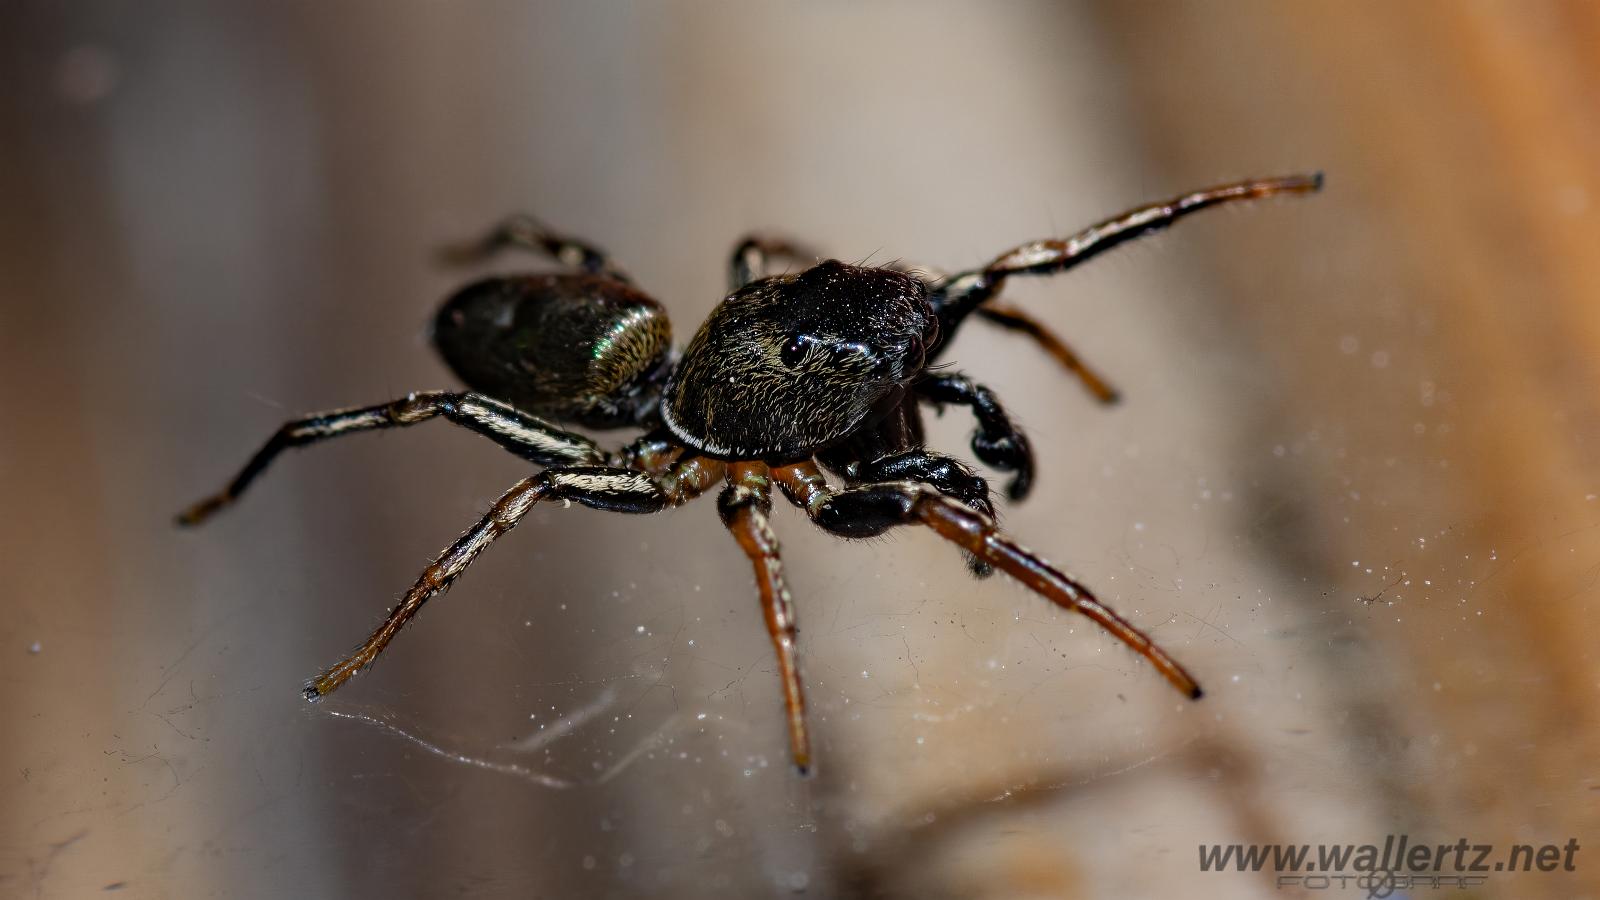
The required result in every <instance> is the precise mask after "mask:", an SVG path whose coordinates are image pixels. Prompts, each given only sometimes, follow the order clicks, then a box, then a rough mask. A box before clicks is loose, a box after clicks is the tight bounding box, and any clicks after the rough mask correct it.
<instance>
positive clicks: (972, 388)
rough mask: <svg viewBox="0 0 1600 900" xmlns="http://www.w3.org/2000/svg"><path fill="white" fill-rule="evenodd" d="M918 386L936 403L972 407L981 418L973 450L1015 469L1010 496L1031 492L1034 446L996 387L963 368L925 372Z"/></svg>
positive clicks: (997, 464)
mask: <svg viewBox="0 0 1600 900" xmlns="http://www.w3.org/2000/svg"><path fill="white" fill-rule="evenodd" d="M914 387H915V390H916V392H917V394H918V395H919V396H921V397H923V398H925V399H927V400H929V401H931V402H933V403H936V404H952V405H956V406H965V407H967V408H969V409H971V410H972V416H973V418H975V419H977V420H978V429H977V430H976V431H974V432H973V433H972V452H973V453H975V454H977V456H978V459H980V460H982V461H983V462H984V463H986V464H988V465H990V466H993V467H994V468H995V469H997V470H999V471H1001V472H1012V473H1014V474H1013V475H1012V477H1011V483H1010V484H1008V485H1006V496H1007V497H1010V498H1011V499H1012V500H1014V501H1015V500H1021V499H1023V498H1024V497H1026V496H1028V491H1029V490H1030V489H1032V487H1033V470H1034V459H1033V446H1032V445H1031V444H1029V443H1028V437H1027V435H1025V434H1023V433H1022V429H1020V428H1018V427H1017V426H1016V425H1014V424H1012V422H1011V417H1010V416H1009V415H1007V414H1006V411H1005V407H1003V406H1001V405H1000V400H999V399H998V398H996V397H995V395H994V392H993V391H991V390H989V389H988V388H986V387H984V386H983V385H981V384H978V383H977V382H975V381H973V380H972V379H971V378H968V377H967V376H965V375H963V374H961V373H959V372H949V373H942V374H938V375H924V376H923V377H922V379H921V380H919V381H918V382H917V383H916V385H915V386H914ZM886 480H887V479H886Z"/></svg>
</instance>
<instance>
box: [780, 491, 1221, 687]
mask: <svg viewBox="0 0 1600 900" xmlns="http://www.w3.org/2000/svg"><path fill="white" fill-rule="evenodd" d="M772 477H773V480H775V481H777V482H778V484H779V485H780V486H781V487H782V488H783V492H784V494H786V495H787V496H788V497H789V499H790V500H791V501H793V502H794V503H795V505H797V506H799V507H801V508H802V509H804V510H806V512H807V514H808V515H809V516H810V517H811V520H812V521H813V522H815V523H817V524H818V525H819V526H821V527H822V528H824V529H826V530H828V531H831V532H833V533H834V534H837V535H840V536H841V537H850V538H866V537H873V536H876V535H879V534H882V533H883V532H885V531H888V530H889V529H890V528H894V527H896V526H899V525H913V524H922V525H927V526H928V527H930V528H932V529H933V530H934V532H936V533H937V534H938V535H939V536H940V537H942V538H944V539H945V540H947V541H950V542H951V543H954V544H955V545H957V546H959V547H961V548H962V549H964V550H966V551H967V552H969V553H971V554H973V555H974V556H977V557H978V558H979V559H982V560H984V561H985V562H987V563H989V564H990V565H993V566H994V567H995V568H997V569H1000V570H1001V571H1003V572H1005V573H1006V574H1007V575H1010V576H1011V577H1012V578H1015V579H1017V580H1018V581H1020V582H1022V583H1023V584H1025V585H1027V586H1028V587H1029V588H1030V589H1032V590H1033V591H1034V592H1035V593H1037V594H1039V595H1040V596H1042V597H1044V598H1045V599H1046V600H1049V601H1050V602H1052V603H1054V604H1056V605H1057V606H1060V607H1062V608H1063V609H1069V610H1072V611H1074V612H1079V613H1082V614H1084V615H1086V616H1088V617H1089V618H1091V619H1093V620H1094V621H1095V622H1097V623H1099V624H1100V626H1101V627H1102V628H1104V629H1106V630H1107V631H1109V632H1111V634H1112V635H1113V636H1114V637H1116V638H1117V639H1118V640H1120V641H1122V642H1123V643H1124V644H1127V645H1128V646H1129V647H1131V648H1133V650H1134V651H1135V652H1137V653H1139V655H1141V656H1143V657H1144V658H1145V659H1147V660H1149V661H1150V663H1151V664H1152V665H1154V666H1155V667H1156V670H1157V671H1159V672H1160V673H1161V674H1162V675H1163V676H1164V677H1165V678H1166V679H1167V680H1168V681H1169V682H1171V683H1172V685H1173V687H1176V688H1177V689H1178V690H1179V691H1181V692H1183V694H1184V695H1185V696H1188V697H1190V698H1194V699H1198V698H1199V697H1200V694H1201V691H1200V685H1199V684H1198V683H1196V682H1195V680H1194V678H1193V677H1192V676H1190V675H1189V673H1188V672H1186V671H1184V668H1183V667H1182V666H1180V665H1179V664H1178V663H1177V661H1175V660H1174V659H1173V658H1172V657H1170V656H1168V655H1167V652H1166V651H1165V650H1162V649H1161V647H1159V646H1158V645H1157V644H1156V643H1155V642H1153V641H1151V640H1150V639H1149V638H1148V637H1146V636H1145V634H1144V633H1143V632H1141V631H1140V630H1139V629H1137V628H1135V627H1134V626H1133V625H1132V624H1131V623H1129V622H1128V621H1127V620H1126V619H1124V618H1122V617H1121V616H1120V615H1118V614H1117V613H1116V612H1115V611H1113V610H1112V609H1111V608H1110V607H1108V606H1106V605H1105V604H1104V603H1101V602H1100V601H1099V599H1097V598H1096V597H1095V596H1094V594H1093V593H1092V592H1090V590H1089V589H1088V588H1087V587H1084V586H1083V585H1082V584H1079V583H1078V582H1077V581H1076V580H1074V579H1072V578H1070V577H1068V576H1067V575H1065V574H1063V573H1062V572H1061V571H1059V570H1057V569H1056V568H1055V567H1054V566H1052V565H1051V564H1050V563H1049V562H1047V561H1046V560H1044V559H1043V558H1041V557H1039V556H1037V555H1035V554H1034V553H1033V552H1032V551H1030V550H1028V549H1027V548H1025V547H1023V546H1022V545H1021V544H1018V543H1017V542H1015V541H1013V540H1012V539H1011V538H1009V537H1007V536H1006V535H1005V534H1003V533H1002V532H1001V531H1000V529H999V528H998V527H996V526H995V523H994V520H993V519H991V518H989V517H988V516H985V515H984V514H982V513H979V512H975V511H973V510H972V509H969V508H967V507H966V506H964V505H962V504H961V503H958V502H956V501H955V500H954V499H952V498H950V497H946V496H944V495H943V494H940V493H939V492H938V491H936V490H934V489H933V488H930V487H928V486H927V485H923V484H917V483H915V482H910V481H900V482H883V483H881V484H868V485H860V486H857V487H850V488H844V489H842V490H836V489H834V488H832V487H830V486H829V485H828V483H827V481H826V480H825V479H824V478H823V476H822V473H821V472H820V471H819V470H818V469H817V467H816V466H815V465H814V464H812V463H800V464H798V465H792V466H784V467H781V468H778V469H775V470H773V473H772Z"/></svg>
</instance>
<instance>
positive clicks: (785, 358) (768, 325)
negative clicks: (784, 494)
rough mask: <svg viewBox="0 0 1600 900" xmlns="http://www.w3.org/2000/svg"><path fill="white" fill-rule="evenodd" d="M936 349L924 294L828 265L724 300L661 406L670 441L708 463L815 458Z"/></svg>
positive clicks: (879, 406)
mask: <svg viewBox="0 0 1600 900" xmlns="http://www.w3.org/2000/svg"><path fill="white" fill-rule="evenodd" d="M937 338H938V321H937V319H936V318H935V317H934V316H933V313H932V311H931V309H930V307H929V305H928V292H927V288H926V287H925V286H924V285H923V283H922V282H921V281H919V280H917V279H915V278H912V277H911V276H909V275H906V274H904V273H901V272H896V271H893V270H890V269H871V268H864V267H861V266H851V265H846V264H845V263H842V262H839V261H838V260H828V261H826V262H823V263H820V264H818V265H816V266H813V267H811V268H810V269H807V270H806V271H804V272H801V273H800V274H798V275H783V276H778V277H774V278H764V279H761V280H760V281H755V282H752V283H750V284H749V285H746V286H745V287H743V288H741V289H740V290H738V291H736V292H734V293H733V294H731V295H730V296H728V297H727V299H725V300H723V301H722V303H721V304H719V305H718V306H717V308H716V309H714V310H712V312H711V315H710V316H709V317H708V318H707V319H706V321H705V324H703V325H701V326H700V331H699V332H698V333H697V334H695V336H694V339H693V340H692V341H690V342H689V346H688V347H687V348H686V349H685V350H684V353H683V359H682V361H681V362H680V363H679V364H678V366H677V368H676V370H675V371H674V372H673V374H672V376H671V378H669V379H668V381H667V385H666V389H665V390H664V392H663V393H662V398H661V417H662V420H663V422H664V423H665V424H666V426H667V427H668V429H670V430H671V431H672V433H673V435H674V436H675V437H676V438H677V439H678V440H680V441H682V442H683V443H685V444H687V445H689V446H690V447H693V448H695V449H697V450H700V451H702V452H704V453H707V454H710V455H713V456H721V457H729V458H745V459H769V460H779V459H785V458H801V457H805V456H810V455H811V454H813V453H815V452H816V451H817V450H819V449H822V448H824V447H826V446H828V445H830V444H834V443H837V442H839V441H841V440H843V439H845V438H847V437H849V436H850V435H851V434H852V433H853V432H855V431H857V430H858V429H860V428H861V427H863V426H864V425H868V424H871V423H872V422H874V421H876V419H877V417H879V416H881V415H883V414H884V413H885V412H887V411H888V410H889V409H890V408H892V407H893V405H894V404H895V403H896V402H898V401H899V400H900V398H901V396H902V395H903V394H904V391H905V387H906V384H907V383H908V382H909V381H910V380H911V379H913V378H915V377H916V376H917V375H918V374H919V373H920V372H921V371H922V367H923V364H924V362H925V359H926V356H927V352H928V349H929V348H930V347H932V346H933V345H934V343H935V342H936V340H937Z"/></svg>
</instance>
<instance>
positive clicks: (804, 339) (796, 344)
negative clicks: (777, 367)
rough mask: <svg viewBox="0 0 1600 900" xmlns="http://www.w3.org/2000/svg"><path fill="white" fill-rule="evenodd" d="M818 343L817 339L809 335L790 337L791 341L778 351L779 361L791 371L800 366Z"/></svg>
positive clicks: (786, 342) (792, 335) (793, 335)
mask: <svg viewBox="0 0 1600 900" xmlns="http://www.w3.org/2000/svg"><path fill="white" fill-rule="evenodd" d="M816 341H817V339H816V338H814V337H812V336H811V335H809V334H791V335H789V339H788V340H787V341H785V342H784V344H783V349H782V350H779V351H778V359H779V361H781V362H782V363H783V364H784V365H785V366H788V367H789V368H791V369H793V368H795V367H797V366H799V365H800V363H801V361H802V360H804V359H805V358H806V354H807V353H809V352H810V351H811V345H812V344H814V343H816Z"/></svg>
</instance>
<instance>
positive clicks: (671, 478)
mask: <svg viewBox="0 0 1600 900" xmlns="http://www.w3.org/2000/svg"><path fill="white" fill-rule="evenodd" d="M723 468H724V467H723V464H722V463H720V462H716V461H714V460H706V459H701V458H696V459H692V460H686V461H684V462H680V463H676V464H674V465H673V466H671V467H669V468H668V470H667V471H666V472H664V473H662V474H661V475H655V476H652V475H648V474H645V473H643V472H639V471H636V470H633V469H622V468H614V467H610V466H569V467H562V468H555V469H549V470H547V471H544V472H540V473H539V474H538V475H534V476H532V477H529V478H525V479H523V480H522V481H520V482H518V483H517V484H516V486H515V487H513V488H512V489H511V490H509V491H507V492H506V493H505V494H504V495H503V496H502V497H501V498H500V499H499V500H497V501H495V504H494V506H493V507H491V508H490V510H489V513H488V514H487V515H485V516H484V517H483V518H482V519H480V520H479V521H478V523H477V524H476V525H474V526H472V528H470V529H468V530H467V532H466V533H465V534H463V535H462V536H461V537H459V538H457V539H456V542H455V543H453V544H451V545H450V546H449V547H448V548H447V549H446V550H445V551H444V552H443V553H442V554H440V555H439V558H438V559H436V560H434V562H433V564H432V565H430V566H428V568H427V569H425V570H423V572H422V577H420V578H418V579H417V583H416V584H414V585H412V587H411V590H409V591H407V592H406V595H405V598H404V599H402V600H401V601H400V604H399V605H398V606H396V607H395V608H394V609H393V610H392V611H391V612H390V613H389V617H388V619H386V620H385V621H384V623H383V624H382V625H380V626H378V630H377V631H374V632H373V633H372V635H371V636H370V637H368V638H367V640H366V641H365V642H364V643H363V644H362V645H361V646H360V648H358V649H357V650H356V652H354V653H352V654H351V655H350V656H348V657H346V658H345V659H343V660H340V661H339V663H338V664H337V665H334V666H333V667H332V668H330V669H328V670H327V671H326V672H324V673H322V674H321V675H319V676H317V677H316V678H313V679H312V680H311V681H309V682H307V683H306V686H305V696H306V699H307V700H320V699H321V698H323V697H326V696H327V695H328V694H330V693H332V692H333V691H335V690H337V689H338V687H339V686H340V685H341V684H344V683H345V682H346V681H349V680H350V679H351V678H352V677H354V676H355V675H356V673H358V672H360V671H361V670H362V669H365V668H366V667H368V666H370V665H372V663H373V661H374V660H376V659H377V658H378V654H380V653H382V652H383V649H384V648H385V647H387V646H388V645H389V642H390V641H391V640H393V639H394V636H395V635H396V634H398V633H399V632H400V629H401V628H403V627H405V624H406V623H407V622H409V621H410V620H411V618H412V617H413V616H415V615H416V614H417V611H418V610H420V609H421V608H422V605H423V604H424V603H426V602H428V600H430V599H432V598H433V597H434V596H435V595H437V594H440V593H443V592H444V591H446V590H448V589H449V587H450V585H451V583H453V582H454V581H455V580H456V579H457V578H458V577H460V575H461V573H462V572H464V571H466V568H467V566H469V565H471V564H472V561H473V560H474V559H476V558H477V556H478V554H479V553H482V552H483V551H484V549H485V548H487V547H488V546H489V545H490V544H492V543H494V541H495V539H497V538H499V537H500V536H501V535H503V534H505V533H506V532H508V531H510V530H511V529H513V528H515V527H516V526H517V523H518V522H521V521H522V518H523V517H524V516H526V515H527V514H528V511H529V510H530V509H533V507H534V506H535V505H536V504H538V503H541V502H543V501H546V500H571V501H575V502H577V503H581V504H583V505H584V506H588V507H592V508H594V509H603V510H608V511H611V512H626V513H652V512H659V511H660V510H663V509H666V508H668V507H671V506H677V505H679V504H681V503H684V502H686V501H688V500H691V499H693V498H694V497H697V496H699V495H700V494H701V493H702V492H703V491H705V490H706V488H708V487H710V486H711V485H713V484H715V483H716V482H717V480H718V479H720V478H721V477H722V472H723Z"/></svg>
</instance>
